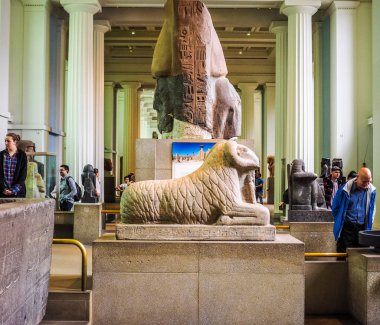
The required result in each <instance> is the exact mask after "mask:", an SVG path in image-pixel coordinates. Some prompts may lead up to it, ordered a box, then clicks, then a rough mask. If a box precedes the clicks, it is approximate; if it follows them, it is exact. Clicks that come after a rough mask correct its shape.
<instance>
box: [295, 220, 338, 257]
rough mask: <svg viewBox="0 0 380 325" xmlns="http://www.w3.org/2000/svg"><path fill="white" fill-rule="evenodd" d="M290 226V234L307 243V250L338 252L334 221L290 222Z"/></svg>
mask: <svg viewBox="0 0 380 325" xmlns="http://www.w3.org/2000/svg"><path fill="white" fill-rule="evenodd" d="M289 226H290V234H291V235H292V236H293V237H295V238H297V239H299V240H300V241H302V242H304V243H305V252H314V253H334V252H336V244H335V239H334V234H333V226H334V223H333V222H289ZM318 259H322V258H318ZM325 259H328V260H331V258H330V257H327V258H325Z"/></svg>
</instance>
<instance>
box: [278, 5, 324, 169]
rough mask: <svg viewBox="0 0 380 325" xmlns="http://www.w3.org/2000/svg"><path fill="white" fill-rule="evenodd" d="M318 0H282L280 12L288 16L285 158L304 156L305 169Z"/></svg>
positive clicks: (310, 163)
mask: <svg viewBox="0 0 380 325" xmlns="http://www.w3.org/2000/svg"><path fill="white" fill-rule="evenodd" d="M320 5H321V1H320V0H299V1H291V0H285V2H284V4H283V5H282V7H281V11H282V13H284V14H285V15H287V16H288V90H287V140H286V157H287V160H288V161H292V160H293V159H295V158H299V159H303V160H304V162H305V167H306V170H307V171H314V89H313V87H314V85H313V65H312V28H311V27H312V26H311V17H312V15H313V14H314V13H316V12H317V10H318V8H319V7H320Z"/></svg>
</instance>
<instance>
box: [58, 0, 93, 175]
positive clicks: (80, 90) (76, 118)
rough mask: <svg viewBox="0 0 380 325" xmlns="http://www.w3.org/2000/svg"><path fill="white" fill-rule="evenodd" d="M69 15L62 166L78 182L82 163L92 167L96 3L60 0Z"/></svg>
mask: <svg viewBox="0 0 380 325" xmlns="http://www.w3.org/2000/svg"><path fill="white" fill-rule="evenodd" d="M61 4H62V6H63V7H64V9H65V10H66V11H67V12H68V13H69V14H70V23H69V35H70V36H69V66H68V83H67V114H66V123H65V124H66V160H67V161H66V163H67V164H68V165H69V166H70V174H71V175H72V176H73V177H74V178H75V179H76V180H77V181H79V179H80V174H81V172H82V170H83V167H84V165H86V164H92V165H94V164H95V154H94V147H95V109H94V55H93V54H94V47H93V45H94V42H93V40H94V35H93V15H94V14H95V13H96V12H98V11H99V10H100V9H101V7H100V5H99V3H98V1H97V0H86V2H80V3H78V1H74V0H61Z"/></svg>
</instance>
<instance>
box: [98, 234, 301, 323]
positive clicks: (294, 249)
mask: <svg viewBox="0 0 380 325" xmlns="http://www.w3.org/2000/svg"><path fill="white" fill-rule="evenodd" d="M303 253H304V244H303V243H301V242H300V241H298V240H297V239H295V238H294V237H292V236H290V235H277V236H276V240H275V241H273V242H265V241H261V242H252V241H232V242H227V241H223V242H222V241H209V242H205V241H147V240H135V241H131V240H128V241H127V240H116V238H115V236H112V235H107V236H103V237H101V238H100V239H98V240H96V241H95V242H94V243H93V309H92V314H93V324H94V325H98V324H109V325H112V324H115V325H116V324H304V292H305V278H304V254H303ZM274 306H275V307H274Z"/></svg>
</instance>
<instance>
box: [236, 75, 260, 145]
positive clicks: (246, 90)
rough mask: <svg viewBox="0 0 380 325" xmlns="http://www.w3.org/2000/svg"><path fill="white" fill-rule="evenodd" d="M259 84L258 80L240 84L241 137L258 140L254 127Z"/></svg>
mask: <svg viewBox="0 0 380 325" xmlns="http://www.w3.org/2000/svg"><path fill="white" fill-rule="evenodd" d="M257 86H258V83H257V82H252V83H246V82H241V83H239V84H238V87H239V89H240V90H241V135H240V138H241V139H254V140H255V141H257V140H258V139H257V138H255V130H254V127H253V124H254V121H255V108H254V103H255V100H254V96H255V90H256V88H257ZM255 146H256V144H255Z"/></svg>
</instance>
